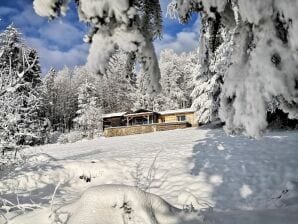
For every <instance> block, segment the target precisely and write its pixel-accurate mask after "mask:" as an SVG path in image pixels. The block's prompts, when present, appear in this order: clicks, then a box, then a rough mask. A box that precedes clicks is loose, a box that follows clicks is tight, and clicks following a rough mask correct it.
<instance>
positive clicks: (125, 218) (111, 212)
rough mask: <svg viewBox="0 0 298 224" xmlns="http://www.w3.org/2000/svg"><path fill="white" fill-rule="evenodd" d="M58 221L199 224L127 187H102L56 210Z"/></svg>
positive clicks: (159, 200)
mask: <svg viewBox="0 0 298 224" xmlns="http://www.w3.org/2000/svg"><path fill="white" fill-rule="evenodd" d="M54 216H55V218H54V219H55V221H56V222H58V223H67V224H133V223H142V224H157V223H159V224H182V223H183V224H195V223H196V224H199V223H201V219H200V217H199V216H196V217H195V216H194V215H193V216H192V215H188V216H187V218H186V216H185V214H183V211H182V210H181V209H178V208H176V207H173V206H172V205H170V204H169V203H167V202H166V201H165V200H163V199H162V198H160V197H159V196H157V195H154V194H150V193H146V192H144V191H142V190H140V189H138V188H136V187H129V186H125V185H101V186H96V187H92V188H89V189H88V190H86V191H85V192H84V193H83V195H82V196H81V198H80V199H78V200H77V201H75V202H74V203H72V204H69V205H66V206H64V207H62V208H59V209H58V210H56V211H55V215H54Z"/></svg>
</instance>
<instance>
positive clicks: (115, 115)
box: [102, 112, 126, 118]
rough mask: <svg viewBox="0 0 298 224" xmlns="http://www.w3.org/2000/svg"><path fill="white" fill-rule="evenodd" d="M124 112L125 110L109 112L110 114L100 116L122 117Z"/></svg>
mask: <svg viewBox="0 0 298 224" xmlns="http://www.w3.org/2000/svg"><path fill="white" fill-rule="evenodd" d="M124 114H126V112H118V113H110V114H103V115H102V118H111V117H122V116H124Z"/></svg>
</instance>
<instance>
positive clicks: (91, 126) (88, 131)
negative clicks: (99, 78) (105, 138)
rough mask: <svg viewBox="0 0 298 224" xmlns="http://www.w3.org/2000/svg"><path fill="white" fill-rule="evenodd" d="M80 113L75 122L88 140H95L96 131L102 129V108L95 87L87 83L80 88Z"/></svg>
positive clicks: (78, 112)
mask: <svg viewBox="0 0 298 224" xmlns="http://www.w3.org/2000/svg"><path fill="white" fill-rule="evenodd" d="M78 103H79V106H78V108H79V109H78V111H77V113H76V114H77V117H76V118H75V119H74V122H75V123H76V124H77V126H78V129H79V130H80V131H82V132H83V133H84V134H85V136H87V137H88V138H93V137H94V134H95V131H99V130H100V129H101V127H102V118H101V116H102V115H101V108H100V107H99V105H98V97H97V96H96V89H95V87H94V86H93V85H92V84H91V83H89V82H88V81H87V80H86V82H85V83H84V84H83V85H82V86H81V87H80V88H79V96H78Z"/></svg>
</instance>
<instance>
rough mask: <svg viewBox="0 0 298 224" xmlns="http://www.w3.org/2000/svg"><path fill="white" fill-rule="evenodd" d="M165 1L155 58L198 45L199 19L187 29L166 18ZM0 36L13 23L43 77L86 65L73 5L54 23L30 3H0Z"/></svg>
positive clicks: (81, 26)
mask: <svg viewBox="0 0 298 224" xmlns="http://www.w3.org/2000/svg"><path fill="white" fill-rule="evenodd" d="M168 2H169V1H168V0H161V5H162V9H163V14H164V22H163V24H164V34H163V39H162V40H157V41H156V42H155V47H156V52H157V53H158V54H159V53H160V51H161V50H162V49H164V48H172V49H174V50H175V51H176V52H177V53H181V52H183V51H186V52H189V51H191V50H195V48H196V47H197V43H198V35H199V32H198V31H199V19H198V18H197V16H193V18H192V19H191V21H190V22H189V23H188V24H187V25H183V24H180V23H179V22H178V21H177V20H172V19H170V18H168V17H166V6H167V3H168ZM0 18H1V21H0V32H1V31H2V30H3V29H5V27H6V26H7V25H9V24H11V23H13V24H14V25H15V26H16V27H17V28H19V30H20V32H21V33H23V36H24V39H25V41H26V42H27V43H28V44H29V45H30V46H31V47H34V48H36V49H37V50H38V52H39V56H40V62H41V65H42V70H43V73H45V72H46V71H47V70H48V69H49V68H50V67H54V68H56V69H61V68H62V67H63V66H64V65H67V66H70V67H73V66H76V65H83V64H84V63H85V62H86V58H87V55H88V49H89V45H88V44H85V43H84V42H83V36H84V34H85V33H87V32H88V29H89V28H88V27H87V26H86V25H85V24H83V23H80V22H79V18H78V16H77V13H76V11H75V6H74V3H73V2H72V3H71V8H70V10H69V11H68V13H67V15H66V16H65V17H62V18H58V19H56V20H54V21H48V19H47V18H42V17H39V16H37V15H36V14H35V12H34V11H33V8H32V0H0Z"/></svg>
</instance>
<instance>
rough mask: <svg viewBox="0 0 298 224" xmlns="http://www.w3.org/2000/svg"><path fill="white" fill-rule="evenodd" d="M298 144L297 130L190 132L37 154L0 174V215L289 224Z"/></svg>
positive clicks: (297, 179)
mask: <svg viewBox="0 0 298 224" xmlns="http://www.w3.org/2000/svg"><path fill="white" fill-rule="evenodd" d="M297 145H298V132H297V131H296V132H295V131H288V132H285V131H283V132H270V133H268V134H266V135H265V136H264V137H263V138H262V139H260V140H254V139H249V138H246V137H242V136H235V137H228V136H226V134H225V133H224V132H223V130H221V129H216V130H208V129H206V130H204V129H194V128H191V129H185V130H174V131H168V132H156V133H150V134H144V135H134V136H124V137H114V138H98V139H95V140H90V141H81V142H78V143H73V144H65V145H59V144H53V145H46V146H42V147H34V148H31V149H29V150H28V152H27V153H28V154H32V156H31V157H30V158H29V159H28V162H27V163H26V165H24V167H22V168H17V169H16V170H15V171H14V172H11V173H0V175H1V182H0V198H1V200H2V205H1V204H0V206H2V207H0V208H1V210H0V212H2V214H3V215H4V216H5V217H6V218H7V219H11V220H10V221H8V223H9V224H11V223H14V224H26V223H30V224H32V223H38V224H44V223H72V224H74V223H80V224H83V223H86V224H95V223H97V224H98V223H100V224H101V223H111V224H116V223H117V224H119V223H125V224H128V223H146V224H147V223H148V224H149V223H161V224H165V223H172V224H174V223H175V224H178V223H179V224H182V223H183V224H185V223H218V224H219V223H220V224H222V223H229V224H231V223H296V222H297V220H298V215H297V214H296V211H297V209H298V176H297V174H298V165H297V161H298V152H297ZM36 154H37V155H36ZM99 185H100V186H99ZM123 185H126V186H123ZM128 186H132V187H138V188H139V189H136V188H132V187H128ZM90 187H93V188H91V189H90ZM55 188H56V193H55V195H54V197H53V193H54V191H55ZM87 189H89V190H87ZM86 190H87V191H86ZM141 190H143V191H145V192H147V193H145V192H143V191H141ZM83 192H85V193H84V194H83V196H82V197H81V195H82V193H83ZM107 192H108V193H107ZM157 195H158V196H160V197H161V198H162V199H161V198H159V197H158V196H157ZM52 197H53V198H54V199H53V200H52ZM3 199H7V201H9V202H7V201H6V202H7V203H6V204H4V203H3V202H5V200H3ZM163 199H164V200H165V201H164V200H163ZM10 202H11V203H13V204H16V205H18V204H25V205H26V204H28V205H38V206H40V207H41V209H37V210H35V211H34V212H26V213H25V214H23V212H22V211H20V210H19V209H13V208H12V207H13V206H12V205H11V204H9V203H10ZM0 203H1V202H0ZM51 203H53V208H52V211H53V213H51ZM67 204H69V205H67ZM4 205H6V207H4ZM66 205H67V206H66ZM38 206H37V207H38ZM61 206H62V208H60V207H61ZM5 208H7V209H8V210H9V209H11V210H10V211H15V212H9V213H8V214H6V213H4V211H5ZM58 208H59V209H58ZM57 209H58V210H57ZM268 209H269V210H268ZM50 214H52V215H50ZM84 214H85V215H84ZM16 215H18V216H16ZM4 216H1V215H0V223H1V224H2V223H6V221H5V218H4ZM14 216H16V217H15V218H14ZM49 216H50V217H49ZM82 217H83V219H82ZM36 220H38V222H37V221H36ZM67 220H68V221H67ZM78 220H81V221H78ZM107 220H108V221H107ZM119 220H120V221H119ZM219 220H220V221H219ZM239 220H240V221H239ZM66 221H67V222H66Z"/></svg>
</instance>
